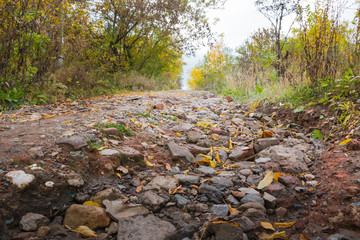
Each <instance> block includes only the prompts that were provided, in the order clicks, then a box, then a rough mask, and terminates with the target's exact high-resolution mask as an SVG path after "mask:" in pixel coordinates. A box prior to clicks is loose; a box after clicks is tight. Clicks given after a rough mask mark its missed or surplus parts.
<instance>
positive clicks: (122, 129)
mask: <svg viewBox="0 0 360 240" xmlns="http://www.w3.org/2000/svg"><path fill="white" fill-rule="evenodd" d="M96 127H97V128H98V129H100V130H101V129H104V128H116V129H117V130H119V131H120V132H122V133H123V134H124V135H125V136H132V135H133V134H134V133H133V132H132V131H131V130H129V129H127V128H126V127H125V126H124V125H122V124H120V123H98V124H96Z"/></svg>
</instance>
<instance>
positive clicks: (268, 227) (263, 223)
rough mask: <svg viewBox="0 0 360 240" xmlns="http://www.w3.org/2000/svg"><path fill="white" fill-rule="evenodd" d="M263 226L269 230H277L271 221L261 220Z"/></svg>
mask: <svg viewBox="0 0 360 240" xmlns="http://www.w3.org/2000/svg"><path fill="white" fill-rule="evenodd" d="M260 224H261V226H262V227H263V228H265V229H268V230H272V231H275V228H274V227H273V225H272V224H271V223H269V222H260Z"/></svg>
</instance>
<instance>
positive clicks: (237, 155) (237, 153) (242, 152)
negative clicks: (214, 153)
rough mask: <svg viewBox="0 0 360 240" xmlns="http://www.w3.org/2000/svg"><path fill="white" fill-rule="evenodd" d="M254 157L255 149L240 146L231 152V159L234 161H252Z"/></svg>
mask: <svg viewBox="0 0 360 240" xmlns="http://www.w3.org/2000/svg"><path fill="white" fill-rule="evenodd" d="M254 155H255V152H254V149H252V148H249V147H244V146H240V147H236V148H234V149H233V150H231V153H230V155H229V159H231V160H233V161H244V160H250V159H251V157H253V156H254Z"/></svg>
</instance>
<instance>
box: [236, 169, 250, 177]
mask: <svg viewBox="0 0 360 240" xmlns="http://www.w3.org/2000/svg"><path fill="white" fill-rule="evenodd" d="M239 173H240V174H241V175H244V176H246V177H247V176H249V175H252V174H253V172H252V171H251V169H248V168H247V169H241V170H240V171H239Z"/></svg>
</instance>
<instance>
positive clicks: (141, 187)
mask: <svg viewBox="0 0 360 240" xmlns="http://www.w3.org/2000/svg"><path fill="white" fill-rule="evenodd" d="M143 188H144V185H143V184H141V185H140V186H138V187H137V188H136V192H137V193H138V192H141V191H142V190H143Z"/></svg>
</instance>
